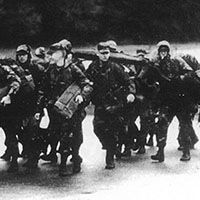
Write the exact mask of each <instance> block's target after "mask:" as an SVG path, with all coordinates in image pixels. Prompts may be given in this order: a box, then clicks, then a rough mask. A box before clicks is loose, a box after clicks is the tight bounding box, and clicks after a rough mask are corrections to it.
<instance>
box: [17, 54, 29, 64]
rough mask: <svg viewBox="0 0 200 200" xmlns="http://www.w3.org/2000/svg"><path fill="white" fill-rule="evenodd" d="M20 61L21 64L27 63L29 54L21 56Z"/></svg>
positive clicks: (19, 56)
mask: <svg viewBox="0 0 200 200" xmlns="http://www.w3.org/2000/svg"><path fill="white" fill-rule="evenodd" d="M18 60H19V62H20V63H25V62H26V61H27V60H28V54H19V55H18Z"/></svg>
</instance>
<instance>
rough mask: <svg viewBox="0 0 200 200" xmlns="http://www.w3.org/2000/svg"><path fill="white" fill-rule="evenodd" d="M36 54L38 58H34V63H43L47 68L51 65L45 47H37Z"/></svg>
mask: <svg viewBox="0 0 200 200" xmlns="http://www.w3.org/2000/svg"><path fill="white" fill-rule="evenodd" d="M35 56H36V58H35V59H34V60H33V63H34V64H36V65H41V66H43V67H44V68H45V69H47V67H48V66H49V58H48V55H47V54H46V51H45V48H44V47H38V48H36V49H35Z"/></svg>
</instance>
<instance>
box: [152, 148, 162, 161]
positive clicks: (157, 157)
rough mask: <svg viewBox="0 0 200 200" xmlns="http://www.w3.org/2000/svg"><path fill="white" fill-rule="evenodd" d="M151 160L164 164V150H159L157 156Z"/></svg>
mask: <svg viewBox="0 0 200 200" xmlns="http://www.w3.org/2000/svg"><path fill="white" fill-rule="evenodd" d="M151 159H152V160H157V161H159V162H164V160H165V156H164V149H163V148H159V149H158V152H157V154H156V155H152V156H151Z"/></svg>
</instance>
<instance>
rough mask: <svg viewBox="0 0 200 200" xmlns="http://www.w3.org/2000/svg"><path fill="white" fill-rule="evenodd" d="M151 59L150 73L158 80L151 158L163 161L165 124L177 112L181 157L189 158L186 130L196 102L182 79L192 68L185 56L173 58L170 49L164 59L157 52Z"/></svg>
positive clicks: (189, 73) (188, 129) (191, 72)
mask: <svg viewBox="0 0 200 200" xmlns="http://www.w3.org/2000/svg"><path fill="white" fill-rule="evenodd" d="M153 63H154V69H153V70H155V71H154V75H153V74H152V75H150V77H151V78H153V79H154V80H156V81H157V82H158V83H159V92H158V94H157V99H158V102H157V103H158V104H157V106H158V108H159V115H158V122H157V124H156V126H157V142H158V144H157V146H158V152H157V154H156V155H153V156H151V158H152V159H153V160H158V161H159V162H163V161H164V147H165V146H166V139H167V131H168V127H169V124H170V123H171V121H172V119H173V117H174V116H177V118H178V119H179V121H180V125H181V132H182V142H183V146H184V149H183V155H182V157H181V160H182V161H186V160H189V159H190V152H189V145H190V137H189V134H188V133H189V132H190V131H192V130H193V128H192V122H191V112H193V109H194V106H195V105H194V103H193V100H192V99H191V97H190V95H188V93H187V90H186V89H185V83H186V81H187V79H188V78H190V77H192V76H193V71H192V69H191V68H190V67H189V66H188V65H187V63H185V62H184V60H182V59H181V58H180V57H175V58H172V57H170V55H169V53H168V54H167V56H165V57H164V58H163V59H161V58H160V57H159V56H158V57H157V58H156V59H154V60H153ZM153 70H152V71H153ZM186 85H187V84H186Z"/></svg>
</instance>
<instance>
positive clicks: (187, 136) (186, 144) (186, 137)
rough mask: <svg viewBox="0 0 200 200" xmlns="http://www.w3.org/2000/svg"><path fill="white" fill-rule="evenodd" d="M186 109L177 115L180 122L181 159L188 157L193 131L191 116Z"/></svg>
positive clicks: (185, 159)
mask: <svg viewBox="0 0 200 200" xmlns="http://www.w3.org/2000/svg"><path fill="white" fill-rule="evenodd" d="M187 111H188V110H183V111H182V112H181V113H179V114H178V115H177V117H178V119H179V123H180V132H181V138H182V139H181V141H182V145H183V155H182V157H181V159H180V160H181V161H188V160H190V159H191V157H190V147H191V144H192V142H191V135H192V134H193V133H194V129H193V126H192V118H191V115H190V113H189V112H187Z"/></svg>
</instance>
